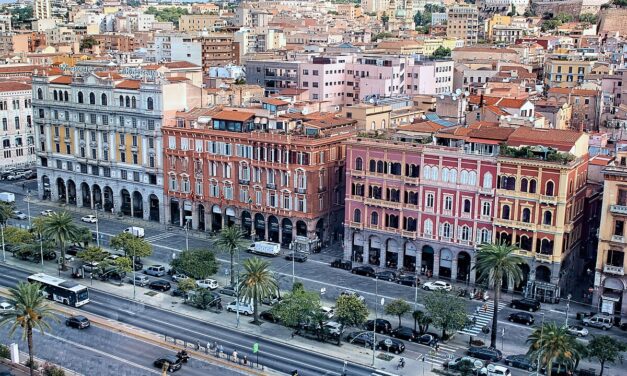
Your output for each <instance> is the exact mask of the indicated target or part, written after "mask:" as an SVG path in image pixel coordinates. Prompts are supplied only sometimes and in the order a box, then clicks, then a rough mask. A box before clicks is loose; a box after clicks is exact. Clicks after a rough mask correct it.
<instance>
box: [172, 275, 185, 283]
mask: <svg viewBox="0 0 627 376" xmlns="http://www.w3.org/2000/svg"><path fill="white" fill-rule="evenodd" d="M171 278H172V280H173V281H174V282H179V281H180V280H182V279H186V278H189V277H187V276H186V275H185V274H181V273H174V274H172V277H171Z"/></svg>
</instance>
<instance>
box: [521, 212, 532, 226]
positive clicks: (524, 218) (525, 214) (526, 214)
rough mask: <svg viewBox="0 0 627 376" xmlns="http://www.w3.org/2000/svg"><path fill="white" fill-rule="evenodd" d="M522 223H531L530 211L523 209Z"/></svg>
mask: <svg viewBox="0 0 627 376" xmlns="http://www.w3.org/2000/svg"><path fill="white" fill-rule="evenodd" d="M522 221H523V222H525V223H529V222H531V209H529V208H524V209H523V211H522Z"/></svg>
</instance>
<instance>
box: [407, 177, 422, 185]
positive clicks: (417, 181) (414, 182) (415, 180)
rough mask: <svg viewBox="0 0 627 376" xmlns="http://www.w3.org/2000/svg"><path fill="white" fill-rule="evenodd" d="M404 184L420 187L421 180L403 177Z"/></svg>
mask: <svg viewBox="0 0 627 376" xmlns="http://www.w3.org/2000/svg"><path fill="white" fill-rule="evenodd" d="M403 182H405V184H411V185H419V184H420V178H419V177H415V178H413V177H411V176H403Z"/></svg>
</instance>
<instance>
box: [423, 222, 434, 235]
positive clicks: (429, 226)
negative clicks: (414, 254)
mask: <svg viewBox="0 0 627 376" xmlns="http://www.w3.org/2000/svg"><path fill="white" fill-rule="evenodd" d="M424 227H425V229H424V234H425V235H429V236H431V235H433V222H432V221H431V220H430V219H427V220H426V221H425V225H424Z"/></svg>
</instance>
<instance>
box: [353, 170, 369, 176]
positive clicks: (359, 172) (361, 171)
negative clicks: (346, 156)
mask: <svg viewBox="0 0 627 376" xmlns="http://www.w3.org/2000/svg"><path fill="white" fill-rule="evenodd" d="M351 175H353V176H365V175H366V172H365V171H364V170H351Z"/></svg>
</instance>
